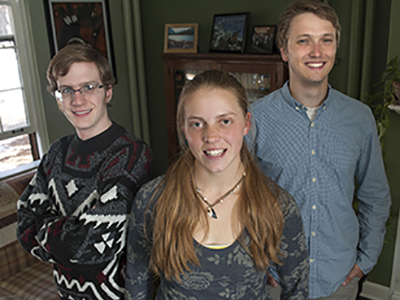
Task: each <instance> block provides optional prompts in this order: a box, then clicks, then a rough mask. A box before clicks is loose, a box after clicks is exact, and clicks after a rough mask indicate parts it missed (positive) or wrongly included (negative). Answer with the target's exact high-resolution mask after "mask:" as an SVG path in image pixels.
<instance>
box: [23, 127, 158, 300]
mask: <svg viewBox="0 0 400 300" xmlns="http://www.w3.org/2000/svg"><path fill="white" fill-rule="evenodd" d="M151 164H152V156H151V152H150V149H149V148H148V146H147V145H146V144H145V143H144V142H142V141H141V140H139V139H137V138H135V137H133V136H132V135H130V134H129V133H127V132H126V130H125V129H124V128H123V127H121V126H119V125H117V124H115V123H113V125H112V126H111V127H110V128H108V129H107V130H106V131H104V132H102V133H101V134H99V135H97V136H95V137H93V138H91V139H89V140H86V141H82V140H80V139H79V138H78V136H77V135H76V134H73V135H69V136H66V137H63V138H61V139H59V140H57V141H55V142H54V143H53V144H52V145H51V147H50V150H49V151H48V153H47V154H46V155H44V157H43V159H42V161H41V163H40V165H39V167H38V169H37V172H36V175H35V176H34V178H33V179H32V181H31V183H30V184H29V186H28V187H27V188H26V190H25V191H24V193H23V194H22V195H21V197H20V199H19V200H18V228H17V237H18V240H19V242H20V243H21V245H22V246H23V247H24V248H25V249H26V250H27V251H28V252H29V253H31V254H32V255H34V256H35V257H37V258H39V259H40V260H43V261H45V262H49V263H52V264H53V266H54V271H53V275H54V279H55V282H56V284H57V287H58V290H59V294H60V297H61V299H68V300H83V299H85V300H94V299H104V300H105V299H124V283H125V269H126V251H125V248H126V247H125V246H126V218H127V215H128V213H129V212H130V209H131V207H132V203H133V200H134V197H135V194H136V192H137V191H138V190H139V188H140V187H141V186H142V185H143V184H144V183H145V182H147V181H148V180H149V179H150V176H151V168H152V167H151Z"/></svg>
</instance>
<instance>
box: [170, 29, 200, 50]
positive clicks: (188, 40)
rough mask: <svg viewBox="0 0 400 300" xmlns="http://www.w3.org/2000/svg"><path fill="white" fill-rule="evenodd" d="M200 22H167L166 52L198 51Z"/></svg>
mask: <svg viewBox="0 0 400 300" xmlns="http://www.w3.org/2000/svg"><path fill="white" fill-rule="evenodd" d="M197 32H198V24H196V23H191V24H165V34H164V52H166V53H182V52H186V53H196V52H197Z"/></svg>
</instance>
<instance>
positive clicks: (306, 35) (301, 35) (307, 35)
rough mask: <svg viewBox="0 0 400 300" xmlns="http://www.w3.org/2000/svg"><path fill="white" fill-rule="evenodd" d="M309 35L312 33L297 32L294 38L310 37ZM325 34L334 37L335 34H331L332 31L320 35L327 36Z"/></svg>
mask: <svg viewBox="0 0 400 300" xmlns="http://www.w3.org/2000/svg"><path fill="white" fill-rule="evenodd" d="M311 36H312V35H311V34H309V33H304V34H299V35H298V36H297V37H296V38H302V37H311ZM327 36H329V37H335V35H334V34H332V33H324V34H323V35H322V37H327Z"/></svg>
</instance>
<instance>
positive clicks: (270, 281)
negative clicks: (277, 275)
mask: <svg viewBox="0 0 400 300" xmlns="http://www.w3.org/2000/svg"><path fill="white" fill-rule="evenodd" d="M267 282H268V283H269V284H270V285H271V286H272V287H277V286H278V283H277V282H276V280H275V279H274V277H272V276H271V274H268V279H267Z"/></svg>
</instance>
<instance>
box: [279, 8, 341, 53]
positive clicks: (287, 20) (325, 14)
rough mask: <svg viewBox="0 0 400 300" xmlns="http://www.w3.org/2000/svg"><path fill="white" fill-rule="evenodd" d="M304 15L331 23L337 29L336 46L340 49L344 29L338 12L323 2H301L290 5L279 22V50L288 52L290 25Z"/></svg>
mask: <svg viewBox="0 0 400 300" xmlns="http://www.w3.org/2000/svg"><path fill="white" fill-rule="evenodd" d="M304 13H313V14H314V15H316V16H317V17H319V18H321V19H323V20H327V21H329V22H331V23H332V25H333V27H334V28H335V29H336V45H337V47H339V42H340V31H341V30H342V27H341V26H340V23H339V18H338V16H337V14H336V11H335V10H334V9H333V8H332V7H331V6H329V5H328V4H326V3H324V2H322V1H316V0H299V1H295V2H293V3H292V4H290V5H289V7H288V8H287V9H286V11H285V12H284V13H283V15H282V16H281V19H280V20H279V23H278V30H277V44H278V47H279V48H283V49H284V50H287V41H288V34H289V29H290V24H291V22H292V20H293V19H294V18H295V17H297V16H298V15H301V14H304Z"/></svg>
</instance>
